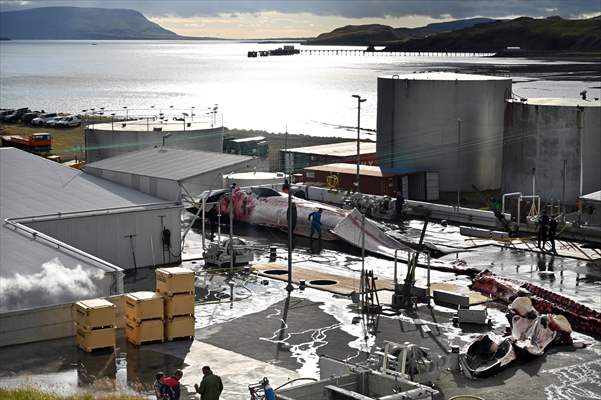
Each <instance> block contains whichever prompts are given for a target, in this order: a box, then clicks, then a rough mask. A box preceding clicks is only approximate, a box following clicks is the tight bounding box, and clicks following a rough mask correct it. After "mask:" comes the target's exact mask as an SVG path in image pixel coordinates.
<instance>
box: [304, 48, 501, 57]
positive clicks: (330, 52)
mask: <svg viewBox="0 0 601 400" xmlns="http://www.w3.org/2000/svg"><path fill="white" fill-rule="evenodd" d="M300 54H301V55H309V56H312V55H316V56H391V57H392V56H397V57H492V56H494V55H495V54H496V53H494V52H481V51H377V50H359V49H310V50H309V49H307V50H300Z"/></svg>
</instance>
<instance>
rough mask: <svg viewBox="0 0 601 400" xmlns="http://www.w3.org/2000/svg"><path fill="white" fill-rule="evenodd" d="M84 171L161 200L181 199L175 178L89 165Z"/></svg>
mask: <svg viewBox="0 0 601 400" xmlns="http://www.w3.org/2000/svg"><path fill="white" fill-rule="evenodd" d="M85 172H86V173H88V174H91V175H95V176H98V177H101V178H104V179H107V180H109V181H112V182H116V183H119V184H121V185H123V186H127V187H130V188H133V189H136V190H139V191H141V192H144V193H148V194H150V195H151V196H155V197H158V198H160V199H163V200H168V201H179V200H180V199H181V194H182V193H181V188H180V187H179V185H178V183H177V181H175V180H171V179H163V178H156V177H151V176H143V175H136V174H130V173H127V172H118V171H110V170H104V169H100V168H94V167H90V166H86V167H85Z"/></svg>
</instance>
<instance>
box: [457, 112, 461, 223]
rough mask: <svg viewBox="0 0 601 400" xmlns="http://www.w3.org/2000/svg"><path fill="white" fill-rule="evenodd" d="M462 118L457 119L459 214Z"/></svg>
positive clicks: (458, 204)
mask: <svg viewBox="0 0 601 400" xmlns="http://www.w3.org/2000/svg"><path fill="white" fill-rule="evenodd" d="M460 166H461V118H457V166H456V169H457V212H459V208H460V207H461V171H460V169H461V168H460Z"/></svg>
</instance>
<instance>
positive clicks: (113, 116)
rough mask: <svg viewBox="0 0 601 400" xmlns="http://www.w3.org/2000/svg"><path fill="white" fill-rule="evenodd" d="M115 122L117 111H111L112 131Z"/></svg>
mask: <svg viewBox="0 0 601 400" xmlns="http://www.w3.org/2000/svg"><path fill="white" fill-rule="evenodd" d="M114 122H115V113H111V132H112V131H113V130H114V126H113V123H114Z"/></svg>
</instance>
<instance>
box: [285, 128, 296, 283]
mask: <svg viewBox="0 0 601 400" xmlns="http://www.w3.org/2000/svg"><path fill="white" fill-rule="evenodd" d="M284 146H285V149H286V151H285V152H284V157H285V156H286V155H287V154H288V126H286V136H285V138H284ZM284 166H286V162H285V161H284ZM286 173H287V175H288V185H290V184H291V183H292V176H290V168H286ZM291 189H292V187H291V186H290V187H289V188H288V213H287V215H288V285H286V291H288V293H290V292H292V291H293V290H294V286H292V239H293V238H292V235H293V233H292V226H293V225H292V218H294V217H295V215H292V214H293V213H292V190H291Z"/></svg>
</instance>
